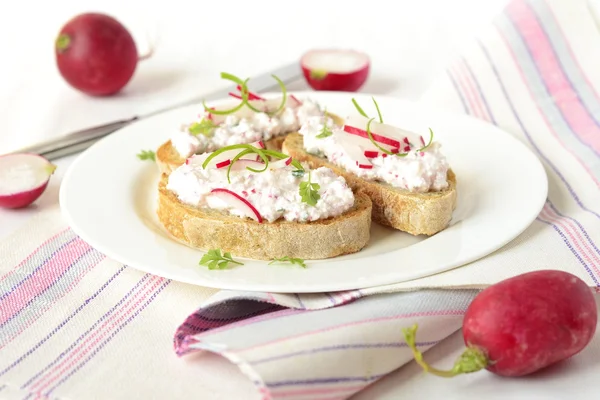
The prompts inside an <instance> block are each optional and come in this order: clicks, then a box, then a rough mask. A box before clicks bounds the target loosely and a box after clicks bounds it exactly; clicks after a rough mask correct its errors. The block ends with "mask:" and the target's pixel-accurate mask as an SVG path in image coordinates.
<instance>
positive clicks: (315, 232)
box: [157, 174, 371, 260]
mask: <svg viewBox="0 0 600 400" xmlns="http://www.w3.org/2000/svg"><path fill="white" fill-rule="evenodd" d="M167 180H168V177H167V175H165V174H163V175H162V177H161V180H160V182H159V185H158V190H159V200H158V211H157V213H158V219H159V220H160V222H161V224H162V225H163V226H164V227H165V228H166V230H167V231H168V232H169V233H170V234H171V235H172V236H173V237H174V238H176V239H177V240H178V241H180V242H182V243H184V244H186V245H188V246H189V247H193V248H198V249H202V250H210V249H217V248H218V249H221V250H222V251H227V252H230V253H232V254H233V255H234V256H238V257H247V258H253V259H259V260H272V259H274V258H281V257H285V256H288V257H295V258H302V259H305V260H313V259H323V258H331V257H336V256H340V255H343V254H350V253H356V252H358V251H360V250H361V249H362V248H363V247H365V246H366V245H367V243H368V242H369V239H370V236H371V200H370V199H369V197H368V196H367V195H365V194H362V193H358V194H356V195H355V204H354V207H352V208H351V209H350V210H349V211H347V212H346V213H344V214H342V215H340V216H338V217H335V218H327V219H323V220H317V221H313V222H304V223H297V222H289V221H285V220H277V221H275V222H272V223H269V222H263V223H258V222H256V221H254V220H250V219H243V218H239V217H236V216H234V215H230V214H228V213H225V212H222V211H219V210H213V209H208V208H206V209H199V208H196V207H191V206H188V205H186V204H184V203H182V202H180V201H179V199H178V198H177V196H176V195H175V194H174V193H173V192H171V191H170V190H168V189H167V188H166V185H167Z"/></svg>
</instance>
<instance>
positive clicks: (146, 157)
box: [137, 150, 156, 161]
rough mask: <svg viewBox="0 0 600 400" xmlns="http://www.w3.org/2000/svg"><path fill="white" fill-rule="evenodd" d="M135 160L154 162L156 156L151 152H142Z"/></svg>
mask: <svg viewBox="0 0 600 400" xmlns="http://www.w3.org/2000/svg"><path fill="white" fill-rule="evenodd" d="M137 158H139V159H140V160H152V161H156V154H155V153H154V152H153V151H152V150H142V151H140V152H139V153H138V154H137Z"/></svg>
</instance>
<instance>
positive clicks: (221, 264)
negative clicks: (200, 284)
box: [200, 249, 244, 269]
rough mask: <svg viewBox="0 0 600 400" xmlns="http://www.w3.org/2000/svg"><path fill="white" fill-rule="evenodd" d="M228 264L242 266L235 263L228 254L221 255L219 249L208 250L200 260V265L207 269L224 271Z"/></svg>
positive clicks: (237, 262)
mask: <svg viewBox="0 0 600 400" xmlns="http://www.w3.org/2000/svg"><path fill="white" fill-rule="evenodd" d="M229 263H233V264H237V265H244V264H243V263H241V262H239V261H235V260H234V259H233V257H231V253H229V252H226V253H225V254H223V255H221V249H212V250H209V251H208V252H207V253H206V254H205V255H203V256H202V259H201V260H200V265H205V266H207V267H208V269H225V268H227V266H228V265H229Z"/></svg>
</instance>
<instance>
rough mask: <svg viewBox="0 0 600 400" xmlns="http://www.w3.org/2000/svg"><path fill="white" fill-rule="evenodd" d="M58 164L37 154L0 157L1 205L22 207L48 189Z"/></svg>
mask: <svg viewBox="0 0 600 400" xmlns="http://www.w3.org/2000/svg"><path fill="white" fill-rule="evenodd" d="M54 170H56V166H55V165H54V164H52V163H50V161H48V160H46V159H45V158H43V157H41V156H38V155H36V154H28V153H24V154H9V155H6V156H2V157H0V207H4V208H22V207H26V206H28V205H30V204H31V203H33V202H34V201H36V200H37V199H38V198H39V197H40V196H41V195H42V193H44V191H45V190H46V187H47V186H48V182H49V181H50V177H51V176H52V174H53V173H54Z"/></svg>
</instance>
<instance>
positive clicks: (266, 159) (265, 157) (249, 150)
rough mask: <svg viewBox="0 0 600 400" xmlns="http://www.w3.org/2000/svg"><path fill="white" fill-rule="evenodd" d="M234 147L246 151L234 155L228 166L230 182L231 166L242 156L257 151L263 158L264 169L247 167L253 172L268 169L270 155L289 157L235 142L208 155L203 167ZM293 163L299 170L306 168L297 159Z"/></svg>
mask: <svg viewBox="0 0 600 400" xmlns="http://www.w3.org/2000/svg"><path fill="white" fill-rule="evenodd" d="M233 149H244V151H241V152H239V153H238V154H237V155H236V156H235V157H233V159H232V160H231V163H230V164H229V167H228V168H227V182H229V183H231V179H230V173H231V168H232V167H233V164H235V162H236V161H238V160H239V159H240V158H242V157H243V156H245V155H247V154H251V153H256V154H257V155H258V156H259V157H260V158H261V159H262V161H263V162H264V163H265V167H264V168H263V169H254V168H251V167H246V169H247V170H249V171H252V172H257V173H258V172H265V171H266V170H267V168H268V167H269V156H271V157H275V158H278V159H280V160H281V159H284V158H288V157H289V156H288V155H287V154H283V153H280V152H278V151H275V150H267V149H259V148H258V147H254V146H252V145H251V144H233V145H230V146H225V147H221V148H220V149H218V150H215V151H214V152H213V153H212V154H211V155H210V156H208V157H207V158H206V160H204V163H202V168H203V169H206V167H207V165H208V164H209V163H210V161H211V160H212V159H213V158H215V157H216V156H218V155H219V154H221V153H223V152H224V151H228V150H233ZM292 165H293V166H294V167H296V168H297V169H299V170H304V168H303V167H302V164H300V162H298V161H297V160H292Z"/></svg>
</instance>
